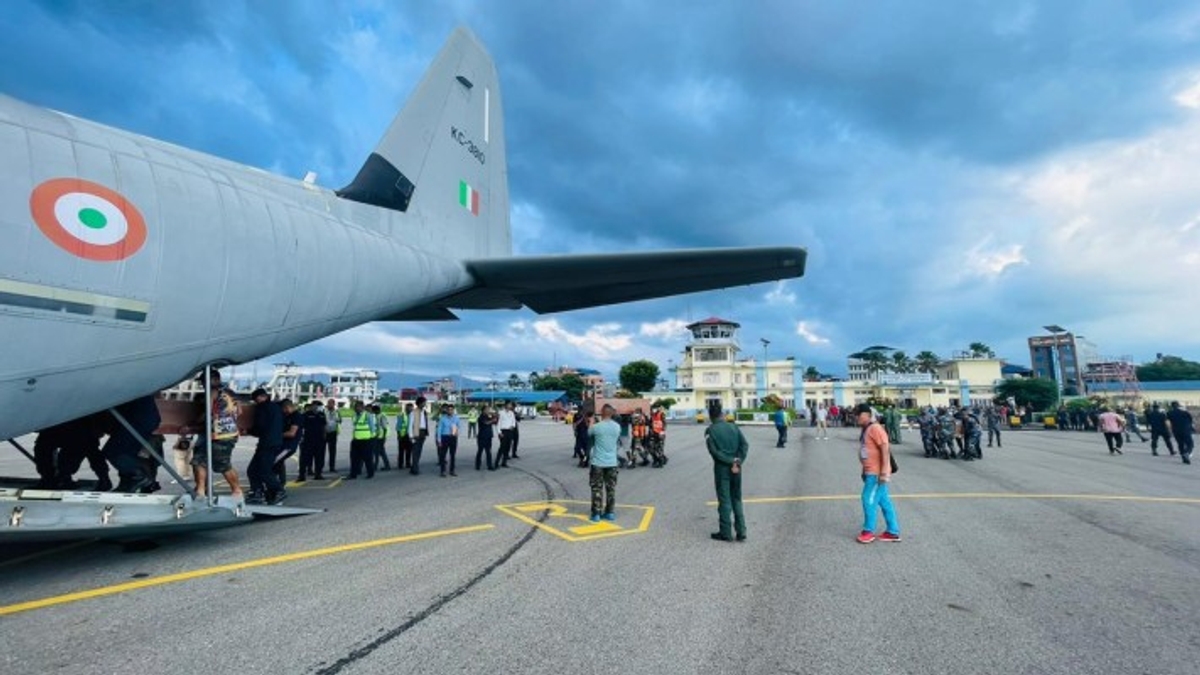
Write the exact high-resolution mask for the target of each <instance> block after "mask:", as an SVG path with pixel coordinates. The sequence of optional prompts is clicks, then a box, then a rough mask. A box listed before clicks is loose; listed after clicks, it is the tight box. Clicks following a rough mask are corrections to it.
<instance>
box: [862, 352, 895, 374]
mask: <svg viewBox="0 0 1200 675" xmlns="http://www.w3.org/2000/svg"><path fill="white" fill-rule="evenodd" d="M859 358H861V359H862V360H863V363H865V364H866V366H867V373H869V374H870V375H871V377H872V379H874V378H877V377H878V376H879V373H882V372H884V371H886V370H887V369H888V357H886V356H884V355H883V354H882V353H881V352H863V353H862V355H861V356H860V357H859Z"/></svg>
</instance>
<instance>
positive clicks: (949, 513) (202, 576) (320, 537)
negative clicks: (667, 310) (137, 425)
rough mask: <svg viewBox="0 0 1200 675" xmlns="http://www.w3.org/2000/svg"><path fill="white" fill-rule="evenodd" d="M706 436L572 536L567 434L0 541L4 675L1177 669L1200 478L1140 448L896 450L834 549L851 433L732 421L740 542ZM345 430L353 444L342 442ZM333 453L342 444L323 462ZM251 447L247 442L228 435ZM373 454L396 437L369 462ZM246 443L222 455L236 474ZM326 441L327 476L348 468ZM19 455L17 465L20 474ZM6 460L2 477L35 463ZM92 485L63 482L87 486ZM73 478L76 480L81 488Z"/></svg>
mask: <svg viewBox="0 0 1200 675" xmlns="http://www.w3.org/2000/svg"><path fill="white" fill-rule="evenodd" d="M702 430H703V427H702V426H699V425H692V424H676V425H673V426H671V427H670V429H669V440H668V454H669V456H670V457H671V462H670V464H669V465H668V466H667V467H666V468H665V469H661V470H658V469H652V468H639V469H637V470H634V471H628V470H626V471H622V472H621V474H620V482H619V485H618V490H617V496H618V502H619V503H620V504H621V507H620V508H619V509H618V514H617V515H618V520H617V521H616V523H615V525H607V524H602V525H601V526H596V525H593V524H592V523H590V522H587V521H586V518H584V517H581V516H586V514H587V506H586V503H585V502H586V500H587V499H588V497H589V491H588V485H587V475H586V474H587V472H586V471H584V470H582V469H579V468H576V467H575V464H574V461H573V460H572V459H571V456H570V455H571V440H572V439H571V431H570V428H569V427H567V426H565V425H555V424H551V423H549V422H543V421H536V422H527V423H524V424H523V425H522V428H521V449H520V454H521V459H518V460H514V461H513V462H511V464H510V466H511V467H512V468H509V469H502V470H500V471H497V472H487V471H483V472H476V471H475V470H474V468H473V459H474V452H473V442H471V441H465V442H464V445H468V446H472V450H471V451H467V449H466V448H464V449H463V451H461V452H460V455H459V460H460V461H459V466H458V474H459V476H458V477H457V478H440V477H439V476H438V472H437V470H436V466H435V464H434V461H435V455H436V453H435V452H434V451H433V449H432V444H429V448H427V449H426V452H425V457H424V465H423V473H422V475H420V476H412V475H409V474H408V473H407V472H398V471H396V470H393V471H390V472H381V473H379V474H377V475H376V477H375V478H374V479H372V480H358V481H353V482H349V481H338V480H326V481H323V482H319V483H318V482H310V483H308V484H306V485H304V486H303V487H294V488H292V489H291V490H290V495H291V496H290V498H289V504H290V505H296V506H313V507H319V508H325V509H328V511H327V512H325V513H321V514H318V515H312V516H304V517H297V518H290V519H284V520H273V521H266V522H255V523H253V524H251V525H246V526H241V527H236V528H232V529H227V530H220V531H215V532H208V533H202V534H194V535H188V536H182V537H174V538H164V539H160V540H157V541H154V542H137V543H126V544H121V543H113V542H75V543H68V544H53V545H41V546H21V547H14V546H8V547H5V548H4V549H3V550H2V551H0V627H2V628H0V630H2V632H0V635H2V636H3V639H2V644H3V647H2V648H0V664H2V665H3V670H4V672H9V673H31V672H36V673H40V672H55V673H118V672H144V673H165V672H200V671H209V672H227V673H238V674H239V675H241V674H248V673H347V674H354V673H451V672H455V673H606V674H609V673H731V672H736V673H854V674H855V675H861V674H862V673H1133V672H1138V673H1188V674H1191V673H1195V672H1196V671H1197V666H1196V664H1197V663H1200V633H1198V632H1197V621H1198V620H1200V585H1198V584H1197V583H1196V575H1197V572H1198V571H1200V524H1198V522H1200V521H1198V516H1200V474H1197V473H1196V472H1197V471H1200V469H1198V468H1197V467H1195V466H1183V465H1182V464H1181V463H1180V462H1179V460H1178V458H1175V457H1167V456H1160V457H1152V456H1151V455H1150V450H1149V446H1148V444H1143V443H1139V442H1136V441H1135V442H1134V443H1131V444H1128V445H1126V449H1125V454H1124V455H1122V456H1110V455H1109V453H1108V451H1107V450H1106V449H1105V447H1104V441H1103V438H1102V436H1100V435H1099V434H1092V433H1076V432H1054V431H1006V432H1005V434H1004V437H1003V440H1004V447H1003V448H1000V449H988V448H985V449H984V453H985V455H984V456H985V459H984V460H983V461H982V462H974V463H963V462H958V461H945V460H936V459H925V458H923V457H922V456H921V450H920V443H919V438H918V437H917V435H916V434H915V433H913V432H907V433H906V434H905V439H906V442H905V443H903V444H902V445H899V446H897V447H896V453H897V458H898V461H899V464H900V472H899V474H898V475H897V476H896V478H895V480H894V483H893V494H894V496H895V497H896V505H897V509H898V511H899V517H900V521H901V525H902V528H903V537H904V541H903V542H902V543H899V544H890V543H884V542H876V543H874V544H871V545H867V546H864V545H860V544H858V543H856V542H855V541H854V536H855V535H856V534H857V533H858V530H859V527H860V524H861V508H860V506H859V502H858V491H859V489H860V481H859V471H858V463H857V458H856V455H857V436H858V433H857V430H854V429H833V430H831V436H832V439H831V440H828V441H818V440H815V439H813V437H812V430H811V429H809V428H804V429H799V428H797V429H793V430H792V431H791V436H792V439H791V442H790V443H789V445H788V446H787V447H786V448H785V449H775V448H774V447H773V445H774V430H773V429H771V428H769V427H747V428H745V432H746V434H747V436H748V438H749V439H750V442H751V455H750V458H749V461H748V462H747V465H746V473H745V483H744V492H745V496H746V501H747V504H746V515H747V519H748V522H749V540H748V541H747V542H745V543H741V544H733V543H724V542H716V541H713V540H711V539H710V538H709V533H711V532H713V531H715V529H716V509H715V507H714V506H713V505H712V504H711V501H712V500H713V498H714V495H713V489H712V471H711V462H710V460H709V458H708V455H707V453H706V452H705V450H704V445H703V437H702ZM343 436H345V434H344V435H343ZM345 445H346V439H345V438H343V446H345ZM243 447H248V444H244V446H243ZM389 451H391V453H392V454H393V459H394V446H393V445H391V444H389ZM247 458H248V453H247V452H246V451H244V450H242V449H239V452H238V455H237V461H238V463H239V466H244V464H245V460H246V459H247ZM347 460H348V453H347V452H346V449H345V447H343V449H342V451H341V452H340V453H339V461H340V466H339V468H342V469H345V468H348V463H347ZM23 463H24V466H22V464H23ZM31 469H32V466H31V465H29V464H28V463H27V462H26V461H25V460H24V459H23V458H21V457H20V456H19V455H17V453H16V452H15V451H11V450H10V451H9V452H6V453H4V456H3V459H2V461H0V474H6V475H13V474H14V473H16V472H17V471H21V472H24V473H25V474H30V473H31ZM86 471H87V470H86V468H85V469H84V472H83V473H86ZM82 475H83V474H81V476H82Z"/></svg>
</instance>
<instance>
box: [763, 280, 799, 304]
mask: <svg viewBox="0 0 1200 675" xmlns="http://www.w3.org/2000/svg"><path fill="white" fill-rule="evenodd" d="M763 299H764V300H766V301H767V303H768V304H772V305H794V304H796V294H795V293H793V292H792V291H789V290H788V285H787V281H784V280H781V281H776V282H775V285H774V286H772V287H771V290H769V291H767V293H766V295H764V296H763Z"/></svg>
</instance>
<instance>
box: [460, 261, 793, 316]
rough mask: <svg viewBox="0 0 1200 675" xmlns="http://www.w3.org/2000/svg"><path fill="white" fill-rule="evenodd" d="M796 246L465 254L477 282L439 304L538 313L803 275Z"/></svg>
mask: <svg viewBox="0 0 1200 675" xmlns="http://www.w3.org/2000/svg"><path fill="white" fill-rule="evenodd" d="M807 256H808V253H807V252H806V251H805V250H804V249H802V248H797V247H785V246H779V247H761V248H710V249H685V250H676V251H656V252H648V253H612V254H596V255H551V256H525V257H513V258H493V259H484V260H470V261H467V262H466V263H465V264H466V268H467V270H468V271H469V272H470V273H471V275H472V276H473V277H474V278H475V285H474V286H473V287H471V288H470V289H467V290H466V291H463V292H461V293H456V294H455V295H453V296H450V297H448V298H444V299H442V300H441V301H440V302H438V303H437V305H439V306H442V307H448V308H455V309H500V308H511V309H516V308H519V307H521V306H522V305H524V306H526V307H528V308H530V309H532V310H533V311H535V312H537V313H538V314H546V313H550V312H562V311H566V310H571V309H583V308H585V307H598V306H601V305H612V304H617V303H622V302H631V301H634V300H648V299H650V298H661V297H666V296H671V295H680V294H683V293H694V292H697V291H710V290H714V289H719V288H727V287H730V286H745V285H748V284H757V283H762V282H764V281H776V280H779V279H793V278H796V277H800V276H803V274H804V263H805V260H806V258H807Z"/></svg>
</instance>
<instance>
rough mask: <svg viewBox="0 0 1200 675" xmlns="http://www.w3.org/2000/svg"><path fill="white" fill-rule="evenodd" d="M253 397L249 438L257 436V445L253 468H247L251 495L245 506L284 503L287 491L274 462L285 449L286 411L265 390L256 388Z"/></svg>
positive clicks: (252, 460) (252, 462) (251, 462)
mask: <svg viewBox="0 0 1200 675" xmlns="http://www.w3.org/2000/svg"><path fill="white" fill-rule="evenodd" d="M251 398H253V399H254V426H253V427H252V428H251V429H250V435H251V436H257V437H258V444H257V445H256V446H255V448H254V457H252V458H251V459H250V466H248V467H247V468H246V475H247V476H248V477H249V478H250V496H249V497H247V498H246V503H247V504H262V503H264V502H265V503H267V504H272V505H276V504H282V503H283V500H284V499H286V498H287V490H285V489H284V487H283V483H281V482H280V481H279V476H277V475H276V474H275V460H276V458H277V457H278V456H279V453H280V451H281V450H282V448H283V410H282V409H280V407H279V404H278V403H276V402H274V401H272V400H271V396H270V395H269V394H267V390H266V389H262V388H259V389H255V390H254V393H253V394H251Z"/></svg>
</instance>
